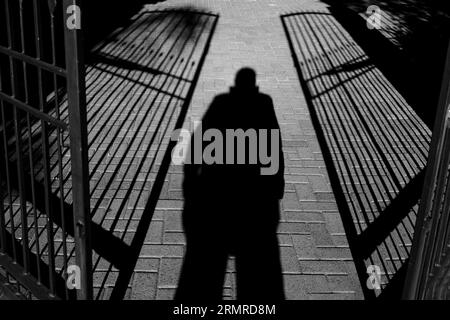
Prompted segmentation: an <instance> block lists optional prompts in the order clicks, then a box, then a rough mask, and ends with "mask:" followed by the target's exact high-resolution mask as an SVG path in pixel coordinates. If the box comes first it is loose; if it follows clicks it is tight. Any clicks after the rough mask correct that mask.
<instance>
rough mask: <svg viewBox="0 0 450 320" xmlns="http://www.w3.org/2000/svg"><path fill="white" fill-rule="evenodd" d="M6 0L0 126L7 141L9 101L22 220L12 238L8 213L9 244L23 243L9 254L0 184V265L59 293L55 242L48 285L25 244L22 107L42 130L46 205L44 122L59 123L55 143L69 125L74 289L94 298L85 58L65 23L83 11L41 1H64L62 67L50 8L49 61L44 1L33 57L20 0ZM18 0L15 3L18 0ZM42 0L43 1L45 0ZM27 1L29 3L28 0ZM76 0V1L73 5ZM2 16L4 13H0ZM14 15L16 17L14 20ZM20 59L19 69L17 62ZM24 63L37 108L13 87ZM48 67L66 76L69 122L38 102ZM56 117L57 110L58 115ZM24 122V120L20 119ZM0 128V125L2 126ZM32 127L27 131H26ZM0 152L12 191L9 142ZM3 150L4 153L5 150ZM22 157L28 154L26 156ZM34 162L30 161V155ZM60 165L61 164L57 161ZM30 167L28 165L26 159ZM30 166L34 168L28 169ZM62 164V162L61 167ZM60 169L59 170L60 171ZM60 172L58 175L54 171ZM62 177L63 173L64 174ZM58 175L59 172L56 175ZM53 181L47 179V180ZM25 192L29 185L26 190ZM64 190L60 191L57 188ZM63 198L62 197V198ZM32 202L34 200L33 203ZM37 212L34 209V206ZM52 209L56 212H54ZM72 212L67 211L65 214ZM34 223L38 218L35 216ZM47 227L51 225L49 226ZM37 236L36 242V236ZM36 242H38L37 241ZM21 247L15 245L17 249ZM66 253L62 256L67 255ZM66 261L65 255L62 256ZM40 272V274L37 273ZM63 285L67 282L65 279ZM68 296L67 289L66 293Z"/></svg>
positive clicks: (45, 292)
mask: <svg viewBox="0 0 450 320" xmlns="http://www.w3.org/2000/svg"><path fill="white" fill-rule="evenodd" d="M1 1H4V4H3V5H4V9H5V16H6V17H5V18H6V25H7V29H8V30H7V31H6V32H7V39H8V46H7V47H4V46H1V45H0V54H2V55H3V56H4V57H6V58H5V59H8V61H9V68H10V71H11V74H10V80H11V84H10V86H11V94H7V93H6V92H3V91H2V83H1V82H2V81H1V78H0V110H1V111H2V114H3V116H0V119H2V121H1V122H3V123H0V127H1V126H3V128H4V133H3V134H2V131H1V130H0V137H1V136H3V137H2V139H4V141H5V143H7V142H6V139H7V138H6V129H5V128H6V126H5V122H6V120H5V116H4V114H5V109H6V108H7V106H10V107H11V109H12V112H13V115H14V120H13V122H14V124H13V126H14V127H15V141H16V142H15V143H16V146H17V148H16V152H15V154H14V155H15V157H16V159H17V160H16V162H17V176H18V186H19V187H18V189H19V190H18V192H19V198H20V200H19V201H20V207H21V208H20V212H21V216H20V223H21V229H22V232H21V236H20V237H19V238H16V237H15V235H16V231H15V229H14V225H13V220H14V219H15V218H14V217H13V216H12V214H11V216H10V217H11V218H10V223H11V225H12V226H11V230H12V231H13V232H12V243H13V245H16V246H17V244H19V245H20V246H21V248H20V249H21V252H22V255H20V254H18V255H19V259H16V256H15V254H14V256H11V255H10V254H8V252H7V229H6V226H5V223H6V219H5V216H6V214H5V210H4V208H5V207H4V202H3V201H4V198H3V194H2V192H3V190H1V188H0V196H1V199H0V200H1V202H0V205H1V206H0V266H2V267H3V268H4V269H5V270H6V272H7V273H8V275H11V276H12V277H13V278H14V279H15V281H17V282H18V283H20V285H21V286H23V287H24V288H25V289H26V290H28V291H29V292H30V293H31V294H32V295H33V296H34V297H36V298H38V299H55V298H56V299H58V298H62V297H57V296H56V295H55V289H54V288H53V286H52V283H53V280H54V279H53V278H52V277H54V276H55V274H56V272H55V265H54V258H55V257H54V256H52V255H54V252H53V250H51V248H53V243H51V244H50V243H47V244H46V245H47V246H48V248H49V249H48V256H49V258H48V261H49V263H48V269H49V274H50V275H49V276H48V277H49V279H50V280H49V282H50V287H49V288H46V287H44V286H43V285H42V283H41V282H40V281H39V280H38V279H36V275H34V274H32V273H31V272H30V252H31V249H30V248H29V247H28V246H29V242H28V232H29V229H28V220H27V219H28V218H29V216H28V215H29V212H28V209H27V203H26V201H27V199H26V194H25V192H26V185H25V184H26V180H25V177H24V175H25V173H24V167H23V163H22V162H23V160H24V159H23V154H22V145H21V144H22V143H23V141H22V140H23V138H22V131H21V130H22V128H21V127H20V126H21V124H20V119H19V118H18V112H21V114H25V115H26V117H27V119H28V130H30V120H29V119H30V116H32V117H34V119H37V122H39V123H40V125H41V133H42V149H43V150H42V152H43V156H42V157H43V159H44V160H43V161H44V163H45V164H44V175H45V189H46V190H45V195H46V197H45V198H46V199H45V200H44V201H45V203H46V208H47V209H48V208H49V206H48V202H49V197H50V194H49V191H50V192H51V190H50V188H51V187H50V186H49V179H48V177H49V170H50V167H49V163H48V159H47V158H48V146H47V145H46V143H47V142H48V134H49V133H48V132H47V126H48V125H50V124H51V125H53V126H54V127H55V128H57V129H56V130H57V132H58V133H57V134H58V140H57V144H58V148H59V147H61V145H60V144H62V140H60V137H61V136H60V130H62V131H64V130H68V131H69V137H70V162H71V177H72V178H71V180H72V208H73V210H72V213H69V214H72V215H73V238H74V243H75V255H76V257H75V259H76V264H77V266H78V267H79V270H80V274H79V275H77V274H76V275H75V276H79V279H80V283H81V287H80V288H79V290H77V297H78V299H92V251H91V233H90V199H89V196H90V193H89V166H88V144H87V121H86V119H87V118H86V97H85V94H86V90H85V66H84V61H83V55H84V54H83V44H82V31H81V28H80V29H78V28H70V25H69V24H68V23H67V21H68V19H74V18H75V19H79V20H78V21H81V17H80V16H78V13H80V12H81V11H76V10H71V9H73V8H82V7H81V1H80V0H48V2H47V1H45V3H47V4H48V6H49V8H50V9H49V10H50V12H51V10H52V9H53V10H54V8H55V7H56V5H57V2H58V1H59V2H61V1H62V9H63V13H62V14H63V19H62V21H63V24H64V26H63V28H64V32H63V33H64V44H65V48H64V52H65V53H64V55H65V57H64V59H65V69H64V68H61V67H59V66H58V65H57V63H56V59H55V51H56V49H55V48H56V44H55V41H54V30H53V24H54V20H55V19H54V16H53V12H51V13H50V16H51V20H52V21H51V26H52V35H51V37H52V51H53V60H52V61H53V62H52V63H48V62H46V61H44V60H43V59H42V52H43V47H42V46H43V44H42V43H41V35H42V33H41V32H42V27H41V21H40V18H41V15H40V13H39V8H40V7H39V6H40V5H42V3H43V2H41V1H40V0H31V1H33V2H32V6H33V15H34V28H35V29H34V30H35V35H34V37H35V39H34V40H35V43H36V56H35V57H32V56H30V55H27V54H26V53H25V50H24V48H25V42H24V41H25V40H24V38H25V36H24V27H23V20H24V18H23V0H1ZM11 1H17V2H19V8H20V9H19V16H15V17H14V16H10V14H11V7H10V5H11ZM17 2H16V3H14V5H17ZM45 3H44V5H45ZM27 5H29V3H28V4H27ZM52 6H53V7H52ZM73 6H76V7H73ZM0 19H3V17H2V18H0ZM13 19H18V20H20V26H21V28H20V37H18V36H17V34H15V32H17V31H16V30H14V26H13V24H12V20H13ZM16 21H17V20H16ZM19 38H20V41H21V44H20V45H19V46H20V48H21V51H18V50H16V49H15V46H14V45H13V42H14V41H16V39H19ZM18 64H21V68H20V70H19V69H18V68H17V65H18ZM27 66H32V67H33V68H36V70H37V72H38V79H39V81H38V86H39V88H38V90H39V96H40V109H37V108H36V107H33V106H32V105H30V104H29V103H27V102H28V98H26V99H25V101H23V99H21V98H20V97H18V96H16V88H17V86H18V82H17V81H18V80H17V78H19V76H18V75H19V71H23V77H24V79H27V78H26V77H27V71H26V70H27ZM43 72H47V73H50V74H52V77H53V78H54V79H56V77H57V76H59V77H62V78H65V79H66V95H67V105H68V124H67V123H64V122H63V121H61V120H60V119H58V118H55V117H52V115H49V114H47V113H45V110H44V108H43V103H42V95H43V86H42V73H43ZM25 82H26V81H25ZM24 86H25V91H24V92H25V96H28V94H29V91H28V87H27V84H24ZM53 88H54V90H55V91H54V95H55V101H56V104H58V102H57V98H56V96H57V94H58V93H57V90H58V87H57V82H56V80H54V87H53ZM58 117H59V115H58ZM22 125H23V124H22ZM0 129H1V128H0ZM29 132H31V131H29ZM28 140H29V141H31V138H30V137H28ZM29 148H30V149H29V150H31V152H33V149H32V147H31V144H30V147H29ZM1 153H2V155H1V157H2V158H3V156H4V158H5V159H4V161H6V162H5V172H6V174H5V175H6V177H2V176H1V170H0V182H1V181H2V179H4V181H6V183H5V184H7V192H9V193H11V187H10V183H9V178H8V176H9V175H10V172H9V169H10V168H9V167H8V161H9V158H8V147H7V146H5V147H4V150H2V152H1ZM3 153H4V155H3ZM30 158H31V159H32V158H33V155H31V156H30ZM25 160H26V159H25ZM31 162H32V161H31ZM0 163H1V162H0ZM58 164H59V165H60V166H61V164H60V163H58ZM30 166H31V168H33V167H32V165H30ZM0 169H2V168H0ZM31 170H32V169H31ZM60 170H61V167H60ZM61 173H62V171H60V174H61ZM33 174H34V171H31V177H32V178H33ZM58 177H61V176H58ZM62 177H63V176H62ZM58 179H60V178H58ZM50 183H51V182H50ZM63 183H64V182H63ZM31 184H32V185H33V186H32V187H31V188H32V190H33V191H32V193H33V197H34V196H35V194H34V192H35V190H34V189H33V187H34V182H32V183H31ZM60 188H61V190H62V186H61V182H60ZM28 192H29V191H28ZM61 192H62V191H61ZM63 201H64V199H62V200H61V202H63ZM32 205H33V206H35V204H32ZM9 206H10V207H12V203H11V202H10V205H9ZM35 212H36V211H35ZM45 214H46V217H47V218H46V219H48V221H49V222H48V223H47V225H48V224H53V222H52V217H51V215H52V213H51V210H47V212H45ZM53 214H54V213H53ZM60 214H61V216H64V210H62V212H60ZM69 217H70V216H69ZM62 221H63V222H62V228H63V232H64V226H65V223H64V217H63V218H62ZM35 224H36V225H37V224H38V223H37V222H35ZM50 230H51V227H50ZM64 236H65V233H63V237H64ZM47 239H51V240H50V241H48V242H53V241H54V233H53V231H50V233H49V236H48V238H47ZM35 242H38V240H36V241H35ZM36 246H37V244H36ZM17 251H19V250H17ZM37 257H38V258H37V260H39V254H38V256H37ZM65 259H66V257H65ZM65 262H66V260H65ZM39 263H40V261H38V262H37V265H38V268H39ZM64 267H65V268H66V270H64V269H63V271H64V272H65V273H64V275H65V276H64V282H66V281H67V264H66V263H65V265H64ZM39 276H40V275H39ZM64 285H66V283H64ZM66 297H67V295H66Z"/></svg>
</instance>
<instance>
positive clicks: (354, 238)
mask: <svg viewBox="0 0 450 320" xmlns="http://www.w3.org/2000/svg"><path fill="white" fill-rule="evenodd" d="M305 14H306V13H299V14H298V15H305ZM309 14H315V13H309ZM317 14H318V15H320V14H321V13H317ZM295 15H296V14H289V15H282V16H281V20H282V25H283V29H284V31H285V34H286V37H287V40H288V44H289V48H290V50H291V54H292V58H293V61H294V65H295V68H296V69H297V73H298V76H299V79H300V83H301V86H302V89H303V92H304V94H305V96H306V98H307V99H306V100H307V104H308V108H309V110H310V114H311V118H312V121H313V125H314V128H315V131H316V134H317V136H318V140H319V143H320V146H321V149H322V152H323V154H324V159H325V162H326V164H327V166H326V167H327V171H328V173H329V176H330V180H331V182H332V188H333V191H334V193H335V196H336V200H337V202H338V207H339V210H340V212H341V217H342V220H343V222H344V228H345V231H346V234H347V237H348V240H349V243H350V244H351V246H350V250H351V253H352V256H353V257H354V260H355V266H356V269H357V273H358V276H359V278H360V280H361V283H362V284H363V286H362V289H363V292H364V295H365V297H366V298H369V299H371V298H374V297H375V295H374V292H373V291H372V290H367V288H366V286H365V281H366V280H367V273H366V270H365V264H364V261H363V258H364V256H366V257H367V256H368V255H370V253H371V252H373V249H374V247H375V248H376V245H377V244H379V243H381V242H382V241H383V239H384V238H385V237H384V236H386V235H389V234H390V232H391V231H392V230H393V229H395V228H396V226H397V224H398V222H399V221H401V220H402V219H403V218H404V217H405V215H408V213H409V211H410V210H408V209H410V208H411V207H412V206H413V205H415V204H416V203H417V199H418V197H419V196H420V189H421V186H422V183H423V171H422V172H421V173H419V174H418V176H416V177H414V179H413V180H412V181H411V182H410V183H409V184H408V185H407V186H406V187H405V188H404V189H403V190H401V192H400V194H399V195H397V198H396V199H394V200H393V201H392V203H391V204H390V205H389V206H388V207H387V208H386V209H385V210H384V211H383V212H381V214H380V216H379V217H378V218H377V219H375V221H374V222H373V223H372V224H370V226H369V227H368V229H366V232H365V233H362V234H361V235H358V234H357V231H356V226H355V225H354V222H353V219H352V215H351V210H350V207H349V204H348V203H347V201H346V198H345V195H344V192H343V189H342V185H341V183H340V178H339V176H338V173H337V171H336V167H335V164H334V162H333V158H332V154H331V150H330V148H329V146H328V143H327V139H326V138H325V134H324V131H323V128H322V127H321V123H320V120H319V116H318V114H317V111H316V109H315V106H314V104H313V102H312V98H313V97H312V93H311V91H310V88H309V85H308V81H307V80H306V79H305V77H304V76H303V72H302V69H301V67H300V62H299V60H298V57H297V54H296V53H295V52H296V51H295V48H294V44H293V40H292V37H291V35H290V32H289V30H288V27H287V22H286V21H285V20H287V19H286V17H292V16H295ZM299 45H300V44H299ZM349 94H350V93H349ZM332 134H334V133H332ZM338 147H339V146H338ZM344 165H345V164H344ZM350 178H351V177H350ZM418 190H419V191H418ZM356 196H357V198H359V195H358V194H357V195H356ZM405 203H406V204H407V207H408V208H406V209H405V207H404V206H405ZM410 205H411V206H410ZM378 210H380V208H378ZM405 211H406V212H405ZM403 266H404V264H403ZM402 270H404V268H403V267H401V268H400V269H399V270H397V272H396V274H395V276H394V278H393V279H391V280H392V281H390V285H391V284H392V286H389V290H387V291H386V292H385V293H383V297H388V296H389V294H392V293H393V292H397V293H398V290H397V289H398V288H397V289H395V288H393V287H398V283H401V280H398V279H402V275H403V274H404V272H402ZM380 297H381V296H380Z"/></svg>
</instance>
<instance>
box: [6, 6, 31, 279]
mask: <svg viewBox="0 0 450 320" xmlns="http://www.w3.org/2000/svg"><path fill="white" fill-rule="evenodd" d="M21 10H22V6H21V2H20V3H19V13H20V14H21ZM5 11H6V17H7V20H6V24H7V36H8V46H9V48H10V49H12V50H15V48H14V47H15V46H14V44H15V37H14V34H13V31H14V29H15V28H11V19H10V14H11V10H10V6H9V0H6V8H5ZM20 31H21V32H23V30H20ZM9 65H10V71H11V93H12V97H17V95H18V93H17V91H16V87H17V76H18V73H19V72H18V70H17V65H16V63H15V62H14V60H13V58H12V57H11V56H10V57H9ZM13 118H14V130H15V136H16V157H17V177H18V185H19V202H20V210H21V229H22V255H23V265H24V268H25V273H28V271H29V252H28V230H27V222H26V219H27V211H26V201H25V190H24V184H25V180H24V175H23V163H22V158H23V155H22V142H21V140H22V133H21V129H20V119H19V113H18V110H17V108H16V107H14V110H13ZM11 205H12V204H11ZM13 221H14V217H11V222H13Z"/></svg>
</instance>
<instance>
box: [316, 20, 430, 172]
mask: <svg viewBox="0 0 450 320" xmlns="http://www.w3.org/2000/svg"><path fill="white" fill-rule="evenodd" d="M324 23H326V24H327V25H328V26H329V27H330V30H332V32H333V33H334V35H335V36H336V37H337V38H339V34H338V33H337V32H336V31H335V30H334V28H333V25H332V23H331V22H330V20H329V19H328V20H325V22H324ZM334 42H335V44H336V41H334ZM367 61H370V59H367ZM346 65H347V64H344V66H346ZM353 67H354V66H353ZM363 77H364V76H363ZM343 81H344V80H343V79H340V82H343ZM356 82H358V83H359V84H360V85H362V86H363V85H364V83H363V79H362V78H357V79H356ZM372 88H373V89H375V91H376V93H374V92H372V90H370V91H368V93H369V95H370V98H371V99H373V100H374V101H375V105H376V107H377V108H373V109H374V110H380V111H381V110H382V106H381V104H380V103H379V102H378V101H377V98H378V97H382V98H383V99H382V100H383V101H385V98H384V95H383V94H382V93H381V92H380V90H379V88H378V87H377V86H376V85H374V86H372ZM385 102H386V103H387V104H389V103H388V102H387V101H385ZM373 109H372V108H369V112H370V113H372V116H373V118H374V119H376V118H377V115H375V114H373V111H372V110H373ZM381 114H383V112H382V111H381ZM376 122H378V126H379V127H380V126H381V125H380V121H376ZM407 133H408V132H407ZM394 135H396V137H397V138H399V140H400V142H401V144H402V145H403V147H405V150H406V152H407V153H408V154H409V155H410V156H411V159H412V160H413V162H415V163H414V164H415V165H416V166H417V167H418V168H421V167H422V166H423V165H425V163H423V164H421V165H420V164H418V163H417V161H416V159H415V157H414V156H412V155H411V152H410V150H409V148H407V147H406V145H405V143H404V141H403V137H402V136H400V135H399V134H398V133H397V130H395V131H394ZM410 137H411V138H412V140H413V141H414V140H415V139H414V137H412V136H411V135H410ZM386 138H387V139H386V140H387V141H386V142H387V144H388V145H389V146H390V147H391V150H392V149H393V145H392V143H391V141H390V140H391V138H392V139H393V138H395V137H392V135H391V137H386ZM414 143H415V144H416V146H418V143H416V142H415V141H414ZM394 155H395V156H396V158H397V160H399V163H400V165H401V166H402V167H403V168H404V170H405V172H407V174H408V175H409V171H408V169H407V168H406V166H405V164H404V163H403V161H402V159H401V157H400V155H399V154H398V153H397V152H395V154H394ZM424 156H425V157H426V155H424ZM409 178H412V177H411V176H410V175H409Z"/></svg>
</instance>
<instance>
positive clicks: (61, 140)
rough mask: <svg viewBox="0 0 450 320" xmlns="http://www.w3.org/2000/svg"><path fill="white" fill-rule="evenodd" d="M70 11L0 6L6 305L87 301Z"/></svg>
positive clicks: (72, 4) (61, 1)
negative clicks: (9, 301)
mask: <svg viewBox="0 0 450 320" xmlns="http://www.w3.org/2000/svg"><path fill="white" fill-rule="evenodd" d="M79 5H80V4H79V0H46V1H42V0H0V150H1V151H0V283H4V285H3V286H4V288H5V289H4V290H9V291H12V292H14V293H15V296H16V297H22V298H37V299H73V298H76V297H78V298H79V299H90V298H91V297H92V266H91V264H92V263H91V256H92V255H91V249H90V230H89V229H90V228H89V227H90V216H89V211H90V208H89V180H88V179H89V174H88V170H89V168H88V157H87V151H88V150H87V148H88V147H87V129H86V101H85V83H84V81H85V79H84V63H83V52H82V42H81V40H82V39H81V29H80V22H81V20H80V12H81V11H80V10H79V9H80V6H79ZM5 283H6V284H5ZM0 286H1V285H0ZM12 289H13V290H12ZM73 289H79V290H73Z"/></svg>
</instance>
